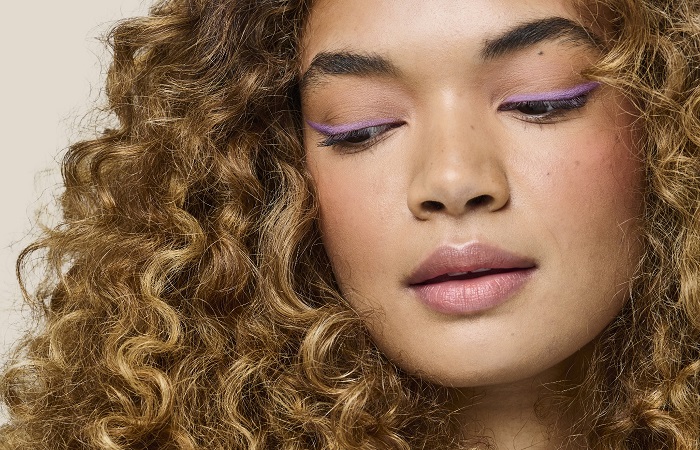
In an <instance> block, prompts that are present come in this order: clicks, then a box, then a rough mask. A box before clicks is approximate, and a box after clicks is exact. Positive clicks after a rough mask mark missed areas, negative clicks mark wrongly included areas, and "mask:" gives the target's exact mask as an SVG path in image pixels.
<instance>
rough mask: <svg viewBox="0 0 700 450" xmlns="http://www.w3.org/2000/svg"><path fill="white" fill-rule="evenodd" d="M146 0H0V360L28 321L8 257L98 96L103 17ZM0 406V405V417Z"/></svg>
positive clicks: (49, 191) (47, 195) (136, 8)
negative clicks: (2, 0) (0, 2)
mask: <svg viewBox="0 0 700 450" xmlns="http://www.w3.org/2000/svg"><path fill="white" fill-rule="evenodd" d="M149 3H150V2H149V1H148V0H62V1H54V0H39V1H38V2H37V1H32V2H28V1H17V0H15V1H11V2H5V4H3V12H2V15H3V26H2V27H0V55H2V62H1V63H0V86H2V109H1V111H2V112H1V113H0V114H2V116H1V118H0V119H1V120H0V132H1V135H2V140H0V143H1V144H0V145H1V146H2V153H1V154H2V162H1V163H0V205H1V206H2V215H1V216H0V217H1V220H0V362H2V363H4V362H5V361H6V357H5V353H6V351H7V349H8V348H9V346H10V345H11V343H12V342H13V341H14V340H15V339H16V338H17V336H18V334H19V332H20V330H22V329H24V328H25V327H26V326H27V324H28V319H29V317H28V314H27V311H26V310H25V311H23V309H22V306H21V301H20V294H19V289H18V287H17V283H16V281H15V277H14V260H15V259H16V257H17V254H18V253H19V251H20V250H21V248H22V247H23V246H24V245H25V244H26V243H27V242H29V238H28V237H27V236H28V234H29V233H30V232H31V230H32V227H33V223H34V222H35V221H34V217H35V211H36V210H37V208H39V207H40V206H41V205H43V204H45V203H46V202H48V201H50V200H51V198H52V197H53V196H54V195H55V194H56V192H58V190H59V184H58V183H59V177H58V175H57V174H58V163H57V161H58V160H59V159H60V156H61V155H62V154H63V149H64V148H65V147H66V145H67V144H68V142H70V141H73V140H75V139H76V138H77V137H78V136H82V135H85V132H84V131H81V127H83V128H84V127H85V125H86V124H87V123H88V122H86V120H84V117H85V115H86V113H87V112H89V111H90V108H91V106H94V105H96V104H98V103H99V101H100V100H99V98H100V94H101V91H102V84H103V79H104V71H105V68H106V67H107V65H108V63H109V58H108V53H107V52H106V51H105V50H104V48H103V46H102V44H101V43H100V42H99V41H98V40H97V37H98V36H101V35H103V34H104V33H105V32H106V30H108V29H109V26H110V24H111V23H113V22H114V21H115V20H118V19H120V18H123V17H129V16H134V15H139V14H143V13H145V12H146V11H147V9H148V5H149ZM1 419H2V411H0V420H1Z"/></svg>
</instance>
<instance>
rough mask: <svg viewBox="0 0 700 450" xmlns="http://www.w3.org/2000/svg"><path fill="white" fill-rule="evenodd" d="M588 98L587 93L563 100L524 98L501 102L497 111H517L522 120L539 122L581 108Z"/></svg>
mask: <svg viewBox="0 0 700 450" xmlns="http://www.w3.org/2000/svg"><path fill="white" fill-rule="evenodd" d="M587 100H588V94H585V95H579V96H576V97H573V98H569V99H564V100H525V101H519V102H511V103H503V104H501V105H499V106H498V110H499V111H517V112H519V113H520V114H521V115H522V116H523V119H524V120H528V119H529V120H531V121H533V122H534V121H536V122H541V121H543V120H551V119H555V118H556V117H557V116H559V115H561V114H564V113H566V112H568V111H571V110H574V109H579V108H582V107H583V106H584V105H585V104H586V102H587Z"/></svg>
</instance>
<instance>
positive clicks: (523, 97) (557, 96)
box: [503, 81, 600, 104]
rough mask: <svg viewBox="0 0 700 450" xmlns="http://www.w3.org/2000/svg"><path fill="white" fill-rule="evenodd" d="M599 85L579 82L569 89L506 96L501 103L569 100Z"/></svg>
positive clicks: (594, 82) (592, 82) (595, 82)
mask: <svg viewBox="0 0 700 450" xmlns="http://www.w3.org/2000/svg"><path fill="white" fill-rule="evenodd" d="M598 86H600V83H598V82H597V81H591V82H588V83H583V84H579V85H578V86H574V87H572V88H570V89H564V90H562V91H552V92H542V93H538V94H519V95H514V96H512V97H508V98H507V99H505V100H504V101H503V103H504V104H505V103H519V102H555V101H559V100H570V99H572V98H576V97H579V96H581V95H586V94H588V93H589V92H591V91H592V90H594V89H595V88H597V87H598Z"/></svg>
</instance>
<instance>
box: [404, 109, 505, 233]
mask: <svg viewBox="0 0 700 450" xmlns="http://www.w3.org/2000/svg"><path fill="white" fill-rule="evenodd" d="M424 135H425V139H421V140H420V142H422V145H421V147H420V148H417V150H416V153H417V154H418V157H417V158H416V159H415V161H416V165H415V166H414V167H415V169H414V175H413V177H412V179H411V181H410V185H409V189H408V207H409V209H410V210H411V212H412V213H413V215H414V216H415V217H416V218H418V219H421V220H427V219H429V218H431V217H433V216H435V215H448V216H454V217H459V216H462V215H464V214H467V213H470V212H476V211H484V212H495V211H498V210H500V209H502V208H504V207H505V206H506V205H507V204H508V202H509V200H510V187H509V184H508V178H507V174H506V169H505V164H504V161H503V157H502V156H501V154H500V153H501V152H499V149H498V144H497V142H496V140H495V139H490V134H489V132H488V129H486V128H484V129H482V130H479V129H478V128H476V127H475V126H474V127H473V126H470V125H469V124H465V123H464V122H463V121H462V123H460V120H459V119H458V118H456V117H455V116H454V115H453V116H452V119H451V120H450V119H447V120H444V121H441V122H440V123H435V124H432V125H430V126H429V127H427V128H426V131H425V133H424Z"/></svg>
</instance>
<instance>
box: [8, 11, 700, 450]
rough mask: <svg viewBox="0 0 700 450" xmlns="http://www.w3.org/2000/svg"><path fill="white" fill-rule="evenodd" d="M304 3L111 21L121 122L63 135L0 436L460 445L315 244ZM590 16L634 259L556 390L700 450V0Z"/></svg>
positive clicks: (112, 445)
mask: <svg viewBox="0 0 700 450" xmlns="http://www.w3.org/2000/svg"><path fill="white" fill-rule="evenodd" d="M310 7H311V6H310V2H309V1H305V0H161V1H160V2H159V3H157V4H156V5H155V6H153V8H152V10H151V13H150V15H149V16H148V17H144V18H137V19H130V20H126V21H123V22H121V23H119V24H118V25H117V26H116V27H115V28H114V29H113V31H112V33H111V35H110V42H111V45H112V49H113V54H114V60H113V63H112V66H111V68H110V71H109V75H108V80H107V93H108V101H109V105H108V106H109V109H110V110H111V111H112V112H113V114H114V116H115V117H116V119H117V124H118V125H117V126H115V127H113V128H110V129H106V130H105V131H104V133H103V134H102V135H101V136H99V137H96V138H95V139H92V140H88V141H84V142H79V143H77V144H75V145H73V146H72V147H71V148H70V149H69V151H68V152H67V154H66V156H65V159H64V161H63V177H64V183H65V191H64V192H63V194H62V197H61V206H62V210H63V222H62V223H61V224H60V225H58V226H57V227H54V228H53V229H50V230H48V231H46V233H45V235H44V237H43V238H42V239H41V240H39V241H38V242H36V243H35V244H33V245H32V246H30V247H29V248H28V249H26V250H25V251H24V252H23V253H22V255H21V256H20V260H19V262H18V272H19V273H20V274H26V273H27V272H28V271H29V269H30V263H31V262H32V261H33V259H32V258H33V255H38V257H39V259H40V260H41V261H43V265H44V270H43V273H45V274H47V275H46V281H45V282H44V283H43V284H41V285H40V286H38V287H37V288H36V289H29V288H28V287H26V286H25V298H26V300H27V301H28V302H29V303H30V304H32V305H33V306H34V308H35V311H36V312H37V313H38V315H39V316H40V317H41V319H42V325H41V327H40V329H38V330H36V331H35V332H34V333H33V334H32V335H29V336H27V337H26V338H25V339H24V341H23V342H22V343H21V345H20V346H18V348H17V349H16V351H15V357H14V360H13V361H12V362H11V363H10V364H8V365H7V366H6V368H5V370H4V372H3V375H2V379H1V382H0V388H1V389H2V399H3V401H4V402H5V404H6V405H7V407H8V410H9V412H10V415H11V417H10V421H9V423H7V424H6V425H4V427H3V428H2V429H1V431H2V437H0V445H2V446H3V448H8V449H21V448H22V449H23V448H27V449H28V448H31V449H44V448H46V449H48V448H51V449H62V448H65V449H69V448H70V449H109V450H125V449H155V448H158V449H194V448H207V449H268V448H274V449H288V450H292V449H305V448H328V449H352V448H358V449H359V448H362V449H389V448H392V449H393V448H396V449H409V448H436V447H439V446H447V445H458V444H457V440H458V439H457V434H456V427H457V424H456V423H455V421H454V420H452V419H451V417H450V415H449V412H448V410H447V408H446V407H445V406H444V400H445V399H446V397H447V392H446V391H445V390H444V389H443V388H441V387H438V386H433V385H430V384H429V383H427V382H425V381H422V380H420V379H417V378H415V377H411V376H410V375H407V374H406V373H403V372H402V371H401V370H400V369H399V368H397V367H395V366H394V365H393V364H392V363H391V362H390V361H388V360H387V359H386V358H385V357H384V356H383V355H382V354H381V353H380V352H379V351H378V350H377V349H376V348H375V347H374V345H373V343H372V341H371V339H370V338H369V334H368V333H367V330H366V328H365V327H364V325H363V322H362V320H361V319H360V318H359V317H358V315H357V314H356V313H354V312H353V311H352V309H351V308H350V307H349V306H348V304H347V302H346V301H345V300H344V299H343V298H342V296H341V295H340V294H339V291H338V288H337V286H336V284H335V281H334V279H333V274H332V271H331V268H330V264H329V262H328V259H327V256H326V255H325V253H324V250H323V247H322V245H321V242H320V238H319V232H318V229H317V223H316V218H317V212H318V209H317V205H316V203H315V196H314V190H313V185H312V183H311V180H310V179H309V177H308V175H307V174H306V171H305V169H304V151H303V147H302V140H301V120H300V113H299V99H298V92H297V82H298V76H299V66H298V63H299V62H298V45H299V40H300V33H301V32H302V30H303V28H304V24H305V21H306V18H307V16H308V12H309V9H310ZM585 8H586V11H587V12H590V13H592V14H589V15H590V16H591V17H594V18H599V20H601V21H602V20H605V23H604V24H601V28H602V29H604V30H606V32H607V36H606V39H605V42H606V48H605V49H604V52H603V56H602V57H601V59H600V61H599V62H598V63H597V65H596V67H594V68H593V69H592V70H591V72H590V74H589V76H590V77H591V78H592V79H596V80H598V81H601V82H603V83H606V84H608V85H611V86H614V87H617V88H618V89H619V90H620V91H621V92H624V93H625V94H626V95H627V96H628V97H629V99H630V101H631V102H632V103H633V104H634V106H635V109H636V111H638V113H637V116H638V119H637V123H636V126H637V127H638V128H639V129H640V130H641V133H640V137H639V143H638V146H639V149H640V152H641V153H642V154H643V155H644V158H645V162H646V187H645V189H646V191H645V199H644V201H645V205H644V206H645V214H644V230H645V234H644V245H645V254H644V256H643V258H642V261H641V263H640V269H639V271H638V274H637V276H636V277H635V279H634V280H633V283H632V286H633V287H632V294H631V298H630V300H629V301H628V302H627V304H626V306H625V307H624V309H623V311H621V313H620V314H619V315H618V317H617V318H616V319H615V321H614V322H613V323H612V324H610V326H609V327H608V328H607V329H606V330H605V332H604V333H603V335H602V336H601V337H600V339H599V342H598V343H597V345H596V346H595V349H594V350H593V355H592V357H591V359H590V362H589V364H588V367H587V373H586V376H585V378H584V379H583V381H581V382H580V383H579V384H577V386H576V389H574V390H572V391H571V392H573V394H567V395H568V396H569V400H570V401H571V402H574V401H576V402H579V404H583V405H585V408H584V411H583V413H584V415H583V417H582V418H581V420H580V422H579V424H578V428H579V429H577V430H572V433H581V434H584V435H585V436H586V437H587V439H588V443H589V445H590V447H591V448H600V449H611V450H612V449H630V450H631V449H652V448H654V449H655V448H664V449H696V450H697V449H700V431H699V430H700V3H698V2H695V1H694V0H596V1H587V2H585ZM603 12H604V13H603ZM20 278H22V277H20ZM30 290H31V292H30Z"/></svg>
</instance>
